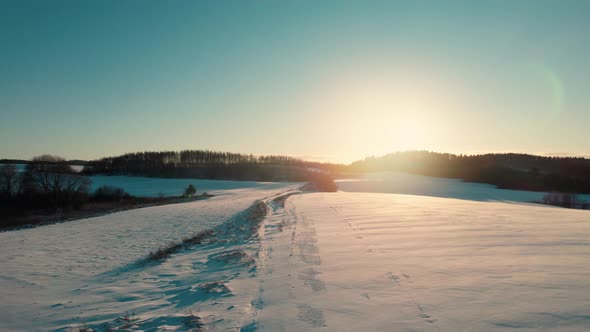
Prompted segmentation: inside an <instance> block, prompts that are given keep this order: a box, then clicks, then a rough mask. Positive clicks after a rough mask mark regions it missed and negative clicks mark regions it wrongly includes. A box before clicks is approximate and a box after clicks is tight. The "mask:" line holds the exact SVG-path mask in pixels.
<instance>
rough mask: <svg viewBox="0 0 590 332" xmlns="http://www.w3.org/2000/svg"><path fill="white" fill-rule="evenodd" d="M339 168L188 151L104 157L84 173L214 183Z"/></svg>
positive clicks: (297, 176) (303, 176) (302, 177)
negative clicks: (219, 180)
mask: <svg viewBox="0 0 590 332" xmlns="http://www.w3.org/2000/svg"><path fill="white" fill-rule="evenodd" d="M338 166H339V165H336V164H325V163H318V162H310V161H305V160H301V159H297V158H293V157H288V156H279V155H265V156H255V155H252V154H240V153H229V152H218V151H209V150H184V151H162V152H137V153H127V154H123V155H120V156H115V157H107V158H102V159H99V160H95V161H90V162H88V163H87V166H85V167H84V170H83V172H84V173H85V174H107V175H135V176H149V177H168V178H200V179H212V180H218V179H223V180H249V181H306V180H307V178H308V177H309V171H310V169H317V170H323V171H326V172H328V171H330V170H333V169H336V168H337V167H338Z"/></svg>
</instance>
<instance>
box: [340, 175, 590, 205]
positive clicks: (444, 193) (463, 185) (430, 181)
mask: <svg viewBox="0 0 590 332" xmlns="http://www.w3.org/2000/svg"><path fill="white" fill-rule="evenodd" d="M337 184H338V189H339V190H341V191H346V192H373V193H393V194H406V195H422V196H435V197H448V198H459V199H468V200H473V201H500V202H532V201H541V199H542V198H543V195H545V193H542V192H533V191H524V190H506V189H497V188H496V187H495V186H493V185H489V184H483V183H469V182H463V181H461V180H457V179H445V178H435V177H429V176H422V175H413V174H407V173H398V172H382V173H367V174H365V175H363V176H362V177H361V178H358V179H352V180H348V179H346V180H338V181H337ZM579 198H580V199H582V200H585V201H587V202H590V195H579Z"/></svg>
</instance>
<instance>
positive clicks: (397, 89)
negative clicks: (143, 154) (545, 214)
mask: <svg viewBox="0 0 590 332" xmlns="http://www.w3.org/2000/svg"><path fill="white" fill-rule="evenodd" d="M589 10H590V2H587V1H490V2H488V3H487V4H484V3H483V2H476V1H400V2H395V1H290V2H287V1H211V2H206V1H2V2H0V45H1V46H0V47H1V51H0V158H31V157H33V156H35V155H39V154H43V153H53V154H59V155H62V156H64V157H66V158H82V159H92V158H97V157H102V156H107V155H114V154H120V153H124V152H133V151H144V150H163V149H172V150H180V149H214V150H224V151H232V152H245V153H254V154H288V155H293V156H298V157H305V158H310V159H314V160H321V161H336V162H348V161H352V160H355V159H360V158H363V157H366V156H368V155H374V154H376V155H379V154H384V153H388V152H393V151H397V150H406V149H428V150H435V151H441V152H453V153H482V152H508V151H511V152H527V153H540V154H572V155H590V142H589V140H588V137H589V136H588V135H587V131H588V127H590V108H589V106H590V94H588V92H587V89H588V87H589V86H590V62H589V61H590V60H588V59H590V34H588V31H590V20H589V19H588V13H589V12H590V11H589Z"/></svg>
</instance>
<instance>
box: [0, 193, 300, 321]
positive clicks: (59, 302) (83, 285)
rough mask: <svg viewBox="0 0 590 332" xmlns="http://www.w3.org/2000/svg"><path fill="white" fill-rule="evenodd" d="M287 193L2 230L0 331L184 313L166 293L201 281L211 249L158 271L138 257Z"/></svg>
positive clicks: (228, 195) (249, 195) (225, 195)
mask: <svg viewBox="0 0 590 332" xmlns="http://www.w3.org/2000/svg"><path fill="white" fill-rule="evenodd" d="M289 188H293V185H290V186H286V185H283V186H282V187H280V188H276V189H271V190H269V189H265V188H264V187H263V188H242V189H240V190H231V191H227V192H224V193H223V194H222V195H219V196H216V197H213V198H210V199H207V200H200V201H194V202H191V203H183V204H173V205H165V206H157V207H149V208H142V209H137V210H130V211H124V212H119V213H114V214H110V215H105V216H101V217H96V218H89V219H84V220H78V221H72V222H67V223H63V224H55V225H49V226H43V227H38V228H34V229H24V230H19V231H10V232H4V233H0V246H1V247H0V248H1V253H0V266H2V269H1V270H0V298H2V299H3V301H1V302H0V330H9V331H49V330H54V329H62V328H66V327H68V326H72V325H75V324H76V323H79V322H82V321H95V320H99V321H103V320H104V321H108V320H112V319H113V318H116V317H117V316H118V315H123V314H124V313H125V312H127V311H129V312H133V311H135V312H141V311H144V310H149V311H154V310H155V311H156V312H157V313H159V314H162V315H165V313H167V312H168V309H169V308H174V310H173V311H174V312H175V313H177V311H178V312H179V313H181V314H182V313H183V312H184V311H183V310H182V308H183V306H180V305H178V304H177V303H176V302H178V301H180V302H183V301H184V300H182V297H181V296H178V297H176V298H175V297H173V296H171V294H173V293H175V292H176V293H177V295H179V294H180V291H181V290H182V289H184V288H186V287H187V286H186V284H191V283H190V282H188V281H187V283H186V284H185V283H184V282H183V278H187V279H189V280H193V279H194V278H197V279H199V280H201V281H204V280H206V279H207V278H206V277H203V276H202V274H201V275H199V274H195V273H196V271H197V270H198V269H200V268H201V265H202V264H200V263H199V261H200V260H203V259H205V260H206V257H207V256H204V258H203V257H202V256H201V255H204V254H211V253H212V252H214V251H215V250H213V249H212V250H211V251H210V252H207V253H204V252H196V253H195V254H197V256H198V257H196V258H195V256H192V255H180V258H181V260H180V261H176V260H170V261H167V262H166V264H156V265H155V266H152V265H149V264H148V265H146V266H144V265H141V264H136V263H137V262H138V260H140V259H142V258H144V257H145V256H147V254H148V253H149V252H150V251H152V250H155V249H157V248H159V247H160V246H163V245H165V244H167V243H168V242H170V241H176V242H177V241H180V240H181V239H183V238H184V237H187V236H189V235H192V234H196V233H198V232H200V231H202V230H205V229H210V228H214V227H218V226H220V225H222V224H224V223H226V222H227V221H228V220H232V218H236V216H239V215H240V214H241V213H242V211H244V210H245V209H247V208H248V207H249V206H250V205H251V204H253V203H254V202H255V201H256V200H259V199H263V198H266V197H269V196H272V195H275V194H277V193H279V192H281V191H284V190H288V189H289ZM221 249H223V248H221ZM221 249H220V248H217V250H221ZM209 274H211V273H210V271H209ZM211 276H213V275H211ZM191 278H192V279H191ZM167 299H168V300H167ZM177 306H178V307H179V308H181V309H177ZM158 309H159V311H158Z"/></svg>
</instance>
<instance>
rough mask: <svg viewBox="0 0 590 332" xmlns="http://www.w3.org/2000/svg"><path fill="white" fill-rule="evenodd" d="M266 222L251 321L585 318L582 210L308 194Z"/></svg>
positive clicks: (288, 325) (385, 323) (575, 321)
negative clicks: (254, 313) (264, 254)
mask: <svg viewBox="0 0 590 332" xmlns="http://www.w3.org/2000/svg"><path fill="white" fill-rule="evenodd" d="M269 223H270V224H275V225H276V224H278V223H282V224H283V226H282V232H276V231H274V232H272V231H270V230H271V229H272V228H269V226H270V225H269V224H267V232H269V234H268V235H267V236H266V237H265V240H264V241H263V243H264V247H265V249H266V251H268V252H270V253H272V255H271V256H270V257H269V258H267V259H265V261H264V262H263V263H260V264H261V265H262V266H264V273H261V276H260V280H259V285H260V291H259V299H258V300H257V302H259V303H263V305H262V307H261V309H260V310H259V312H258V315H257V327H258V330H260V331H281V330H286V331H300V330H316V329H317V330H329V331H362V330H364V331H391V330H395V331H431V330H432V331H489V330H494V331H504V330H506V331H509V330H515V329H519V330H558V329H560V330H567V331H585V330H588V329H589V328H590V306H589V304H588V303H590V284H589V283H588V280H590V268H589V267H588V264H587V262H588V259H589V258H590V213H588V211H579V210H565V209H558V208H551V207H540V206H524V205H516V204H505V203H490V202H472V201H466V200H456V199H444V198H433V197H424V196H410V195H392V194H365V193H362V194H361V193H330V194H328V193H325V194H324V193H317V194H304V195H296V196H292V197H291V198H290V199H289V200H288V201H287V205H286V211H285V214H284V216H282V217H277V218H276V220H274V221H273V220H272V218H271V220H270V221H269Z"/></svg>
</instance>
